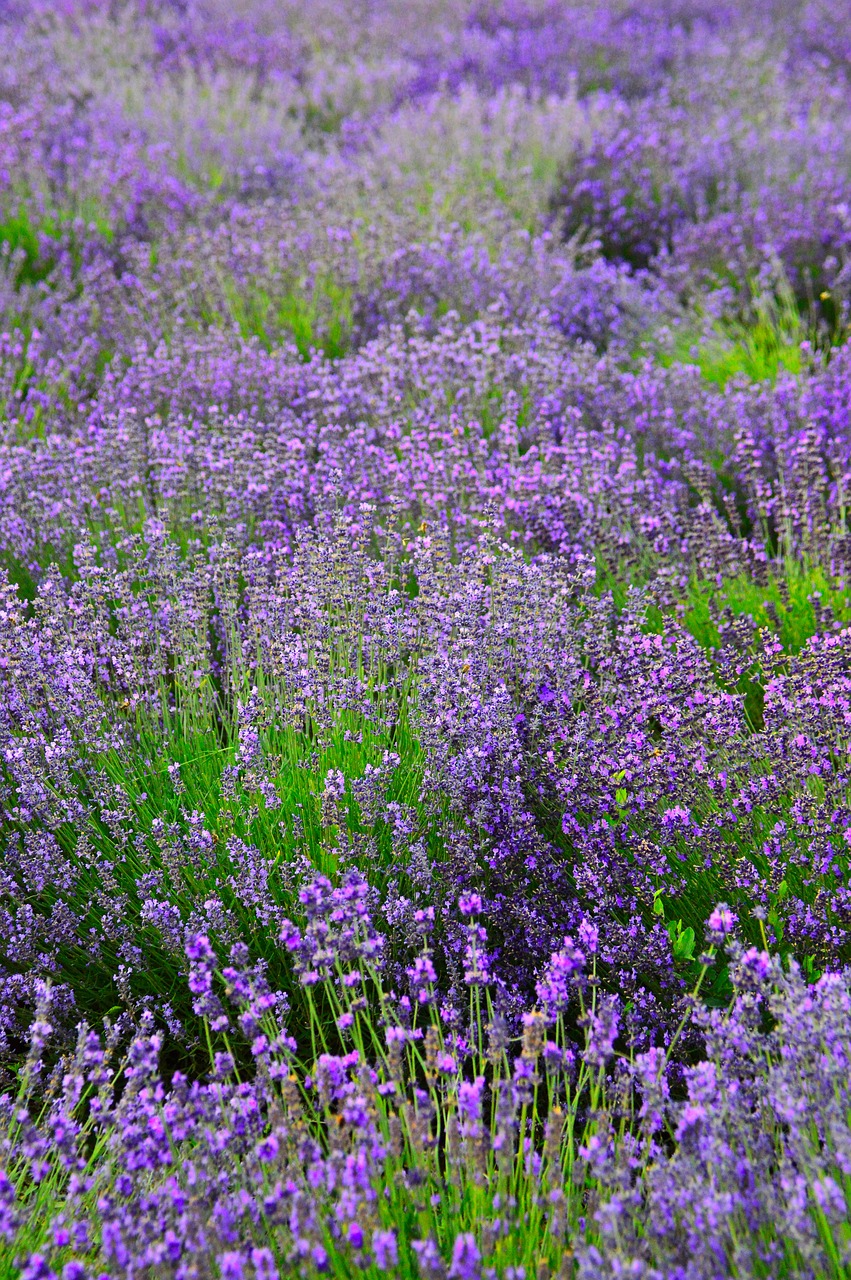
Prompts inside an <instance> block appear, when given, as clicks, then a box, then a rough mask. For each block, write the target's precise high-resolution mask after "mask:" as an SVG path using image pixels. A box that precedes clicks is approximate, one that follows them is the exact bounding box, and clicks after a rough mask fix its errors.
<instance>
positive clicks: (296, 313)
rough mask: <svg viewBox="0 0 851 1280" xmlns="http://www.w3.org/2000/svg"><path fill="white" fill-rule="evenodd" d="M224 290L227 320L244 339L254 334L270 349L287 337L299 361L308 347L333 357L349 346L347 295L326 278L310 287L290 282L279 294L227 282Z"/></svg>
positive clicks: (349, 305)
mask: <svg viewBox="0 0 851 1280" xmlns="http://www.w3.org/2000/svg"><path fill="white" fill-rule="evenodd" d="M224 293H225V298H226V302H227V306H228V310H229V319H230V321H231V322H232V323H235V324H236V325H237V327H238V329H239V332H240V333H241V334H242V336H243V337H244V338H259V340H260V341H261V342H262V343H263V345H264V346H265V347H266V348H267V349H269V350H271V349H272V348H273V347H275V346H276V345H278V344H279V343H280V342H281V340H282V339H283V338H290V339H292V341H293V342H294V343H295V345H296V347H297V348H298V352H299V355H300V356H301V357H302V359H304V360H307V359H309V357H310V354H311V352H312V351H322V352H323V353H324V354H325V355H326V356H329V357H330V358H331V359H336V358H338V357H340V356H343V355H345V353H346V351H347V349H348V345H349V336H350V333H351V326H352V295H351V291H350V290H349V289H346V288H344V287H343V286H341V285H339V284H337V283H336V282H335V281H334V280H333V279H331V278H330V277H327V276H326V277H321V278H320V279H318V280H317V281H316V282H315V283H314V285H313V288H312V289H309V288H305V287H300V286H299V285H298V284H297V283H295V284H293V286H292V287H291V288H290V289H288V290H286V291H285V292H283V293H281V294H275V293H273V292H271V291H270V290H268V289H266V288H264V287H262V286H259V285H256V284H252V285H251V286H249V287H248V288H241V287H240V286H239V285H237V284H236V282H234V281H229V282H227V284H226V285H225V290H224Z"/></svg>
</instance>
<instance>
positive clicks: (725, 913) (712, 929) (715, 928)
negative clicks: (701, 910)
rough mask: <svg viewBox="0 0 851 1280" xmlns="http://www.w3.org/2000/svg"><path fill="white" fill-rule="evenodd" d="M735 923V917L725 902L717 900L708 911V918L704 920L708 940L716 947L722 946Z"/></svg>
mask: <svg viewBox="0 0 851 1280" xmlns="http://www.w3.org/2000/svg"><path fill="white" fill-rule="evenodd" d="M735 925H736V917H735V916H734V915H733V912H732V911H731V910H730V908H729V907H728V906H727V904H726V902H719V904H718V906H717V907H715V908H714V909H713V910H712V911H711V912H710V913H709V919H708V920H707V922H706V931H707V936H708V938H709V941H710V942H711V943H712V944H713V946H716V947H722V946H723V945H724V942H725V941H726V939H727V938H729V937H730V935H731V934H732V932H733V929H734V928H735Z"/></svg>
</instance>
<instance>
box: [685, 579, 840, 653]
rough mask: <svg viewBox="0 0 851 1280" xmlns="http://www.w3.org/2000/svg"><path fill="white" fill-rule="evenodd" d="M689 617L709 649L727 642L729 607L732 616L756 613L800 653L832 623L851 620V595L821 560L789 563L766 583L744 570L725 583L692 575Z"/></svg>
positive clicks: (758, 624)
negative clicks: (724, 629)
mask: <svg viewBox="0 0 851 1280" xmlns="http://www.w3.org/2000/svg"><path fill="white" fill-rule="evenodd" d="M683 603H684V606H685V611H684V614H683V622H684V625H685V627H686V629H687V630H688V631H690V632H691V634H692V635H693V636H694V637H695V639H696V640H699V641H700V643H701V644H702V645H704V646H705V647H706V648H717V647H718V645H720V643H721V637H720V634H719V629H718V626H719V620H720V619H721V617H722V614H723V613H724V611H725V610H729V613H730V615H732V617H734V618H736V617H748V618H752V619H753V622H754V624H755V626H756V627H757V628H760V627H768V628H769V629H770V630H772V631H774V632H775V633H776V634H777V636H778V637H779V639H780V642H781V643H782V645H783V648H784V649H785V650H786V651H787V652H788V653H798V652H799V651H800V650H801V649H802V648H803V647H804V645H805V644H806V643H807V641H808V640H809V639H810V637H811V636H814V635H815V634H816V633H817V632H819V631H823V630H824V628H825V622H827V624H828V625H831V626H832V625H833V624H834V623H838V624H840V625H842V626H849V625H851V595H849V594H848V591H847V588H846V587H845V586H840V585H838V584H837V583H836V581H835V580H832V579H831V578H830V577H829V575H828V574H827V573H826V572H825V570H824V569H822V568H821V567H819V566H818V565H810V566H807V565H802V564H799V563H797V562H795V561H791V560H787V561H785V562H784V565H783V570H782V572H771V573H770V574H769V575H768V577H767V580H766V582H765V583H764V584H760V583H758V582H754V581H753V580H752V579H750V578H748V577H746V576H744V575H741V576H738V577H735V578H726V579H724V580H723V581H722V582H721V583H720V585H719V584H718V583H714V582H706V581H702V582H700V581H696V580H692V582H691V583H690V584H689V588H688V592H687V595H686V598H685V600H684V602H683Z"/></svg>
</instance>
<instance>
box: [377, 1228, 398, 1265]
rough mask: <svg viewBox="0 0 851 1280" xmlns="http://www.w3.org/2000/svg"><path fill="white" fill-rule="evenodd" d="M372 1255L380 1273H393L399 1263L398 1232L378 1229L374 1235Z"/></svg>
mask: <svg viewBox="0 0 851 1280" xmlns="http://www.w3.org/2000/svg"><path fill="white" fill-rule="evenodd" d="M372 1253H373V1257H374V1258H375V1265H376V1266H377V1267H378V1270H379V1271H392V1270H393V1268H394V1267H395V1266H397V1264H398V1262H399V1249H398V1246H397V1244H396V1232H395V1231H382V1230H379V1229H378V1228H376V1229H375V1231H373V1233H372Z"/></svg>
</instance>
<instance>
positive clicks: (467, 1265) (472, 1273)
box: [449, 1231, 482, 1280]
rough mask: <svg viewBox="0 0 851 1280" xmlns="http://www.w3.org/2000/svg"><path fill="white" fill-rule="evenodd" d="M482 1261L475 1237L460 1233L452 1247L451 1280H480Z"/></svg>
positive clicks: (467, 1233)
mask: <svg viewBox="0 0 851 1280" xmlns="http://www.w3.org/2000/svg"><path fill="white" fill-rule="evenodd" d="M481 1260H482V1257H481V1254H480V1253H479V1250H478V1247H477V1245H476V1239H475V1236H473V1235H472V1233H471V1232H469V1231H464V1232H460V1233H459V1234H458V1235H457V1236H456V1237H455V1243H454V1244H453V1246H452V1261H451V1263H450V1266H449V1276H450V1280H478V1277H479V1275H480V1273H481Z"/></svg>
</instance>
